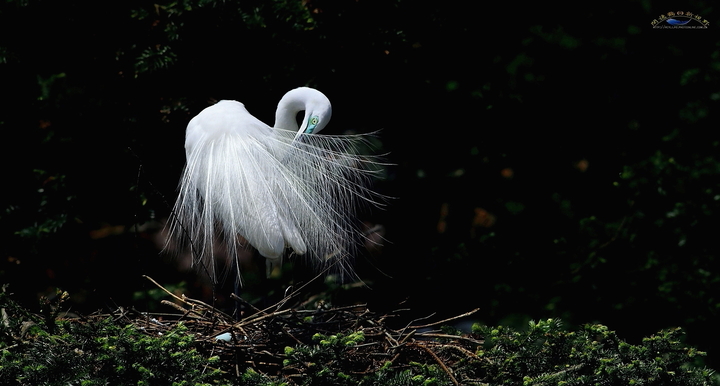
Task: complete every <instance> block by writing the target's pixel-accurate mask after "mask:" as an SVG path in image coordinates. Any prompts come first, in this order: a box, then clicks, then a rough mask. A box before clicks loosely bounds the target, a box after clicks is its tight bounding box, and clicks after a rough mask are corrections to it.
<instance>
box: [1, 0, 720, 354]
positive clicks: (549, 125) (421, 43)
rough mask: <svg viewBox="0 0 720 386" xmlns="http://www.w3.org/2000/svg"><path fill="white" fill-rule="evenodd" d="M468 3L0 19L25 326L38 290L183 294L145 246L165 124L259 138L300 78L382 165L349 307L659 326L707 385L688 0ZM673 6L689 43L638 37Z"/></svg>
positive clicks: (710, 331) (714, 229)
mask: <svg viewBox="0 0 720 386" xmlns="http://www.w3.org/2000/svg"><path fill="white" fill-rule="evenodd" d="M469 4H470V3H467V2H461V1H452V0H450V1H448V0H446V1H438V2H418V1H401V0H389V1H388V0H383V1H379V0H378V1H368V0H347V1H345V0H332V1H331V0H326V1H320V0H314V1H308V2H304V3H303V2H300V1H291V0H276V1H258V0H252V1H240V2H234V1H225V2H223V1H215V0H206V1H177V2H172V3H170V2H168V3H162V2H160V3H157V4H154V3H152V2H141V1H128V2H113V3H107V2H88V1H64V2H58V1H32V0H26V1H5V2H3V3H2V5H0V98H2V100H0V102H1V103H2V104H1V105H0V106H1V107H0V129H1V130H2V133H3V140H2V142H1V143H2V144H3V151H2V152H1V154H2V157H3V160H2V161H3V162H2V165H3V170H4V177H5V180H4V182H3V183H2V192H3V194H2V197H3V199H2V202H0V204H1V206H0V210H1V212H0V237H2V239H0V240H1V243H0V251H1V253H2V256H1V257H2V261H0V281H1V282H3V283H10V284H11V286H10V290H11V291H12V292H13V293H15V294H16V297H18V298H19V299H22V300H23V301H25V302H26V303H27V304H28V305H29V307H31V308H33V307H35V308H37V307H38V306H37V299H38V298H39V297H40V296H52V295H53V294H54V293H55V291H56V289H58V288H60V289H62V290H67V291H69V292H70V294H71V307H72V309H73V310H75V311H83V312H88V311H92V310H96V309H106V310H107V309H112V307H114V306H115V305H122V306H128V305H134V306H136V307H137V308H140V309H145V308H147V307H150V305H148V304H147V303H146V302H145V301H141V300H139V298H138V297H137V294H138V293H141V292H143V291H147V290H148V289H150V288H152V286H151V285H149V284H148V283H147V282H146V281H144V280H143V279H142V278H141V276H140V275H142V274H146V275H150V276H152V277H154V278H156V279H157V280H159V281H161V282H162V283H164V284H166V285H170V284H171V283H177V282H180V281H181V280H191V279H189V277H190V274H189V273H181V274H178V273H176V272H175V268H174V265H173V262H174V260H173V259H172V258H171V257H169V256H166V255H164V254H159V250H158V248H159V247H162V234H161V233H158V232H159V231H160V230H161V229H162V223H163V221H164V220H165V219H166V218H167V216H168V215H169V213H170V210H171V207H172V203H173V202H174V199H175V194H176V187H177V183H178V180H179V176H180V172H181V170H182V167H183V164H184V149H183V143H184V130H185V126H186V125H187V122H188V121H189V120H190V118H192V117H193V116H194V115H195V114H197V113H198V112H199V111H200V110H201V109H202V108H204V107H206V106H208V105H209V104H211V103H213V101H215V100H220V99H235V100H239V101H242V102H243V103H245V105H246V107H247V108H248V110H249V111H250V112H251V113H253V114H254V115H255V116H257V117H258V118H260V119H261V120H263V121H264V122H267V123H272V120H273V118H274V110H275V106H276V104H277V101H278V100H279V99H280V97H281V96H282V95H283V94H284V93H285V92H286V91H288V90H290V89H292V88H295V87H298V86H301V85H308V86H311V87H315V88H318V89H320V90H321V91H323V92H324V93H325V94H326V95H327V96H328V97H329V98H330V100H331V101H332V103H333V120H332V122H331V123H330V125H329V126H328V128H327V129H326V131H327V132H329V133H335V134H338V133H344V132H372V131H376V130H381V131H380V132H379V134H378V149H376V151H377V152H378V153H384V152H388V153H389V154H388V155H387V156H386V158H387V160H388V162H390V163H392V164H394V165H392V166H388V167H387V169H386V172H385V178H384V179H383V180H381V181H377V182H376V183H375V188H376V189H377V190H378V191H380V192H382V193H383V194H386V195H388V196H390V197H393V198H391V199H389V200H388V205H387V207H386V208H385V209H383V210H375V211H367V212H366V213H363V214H362V219H363V220H365V221H367V222H369V223H372V224H382V225H383V226H384V229H385V238H386V239H387V240H388V243H386V245H385V247H384V248H383V249H382V251H379V252H378V251H375V252H374V253H364V254H362V256H360V257H358V259H357V260H358V261H357V269H358V272H359V274H360V276H361V277H363V279H365V281H366V283H367V284H368V287H369V288H361V289H359V290H357V291H358V292H359V293H358V294H354V295H352V296H354V298H352V299H353V300H360V301H363V302H369V303H370V304H371V307H374V308H375V309H378V310H391V309H394V308H401V307H408V308H410V309H411V311H409V312H408V314H407V315H408V317H410V318H412V317H416V316H426V315H429V314H431V313H432V312H437V313H438V314H437V317H447V316H452V315H457V314H459V313H463V312H466V311H468V310H471V309H474V308H476V307H479V308H480V311H479V312H478V313H477V314H476V315H475V316H474V320H478V321H482V322H484V323H505V324H513V325H521V324H522V323H524V321H526V320H527V319H538V318H546V317H560V318H562V319H563V320H564V321H565V323H566V324H568V325H577V324H583V323H589V322H600V323H604V324H607V325H608V326H609V327H610V328H611V329H614V330H617V331H618V332H619V333H620V335H621V336H622V337H624V338H625V339H628V340H629V341H633V342H635V341H638V340H639V339H640V338H641V337H643V336H648V335H650V334H653V333H655V332H656V331H658V330H659V329H661V328H667V327H674V326H681V327H683V328H685V329H686V331H687V333H688V335H687V340H688V343H690V344H692V345H695V346H697V347H698V348H700V349H702V350H709V351H710V362H709V363H710V364H711V365H712V366H713V367H715V368H718V367H720V366H718V365H719V363H718V360H719V359H718V357H719V355H718V353H716V352H714V351H713V347H714V346H716V345H717V344H718V343H720V342H719V341H718V340H719V339H720V338H719V337H718V335H717V334H716V333H714V331H715V328H716V327H715V326H716V325H717V323H718V310H719V309H720V262H719V261H718V256H719V253H718V252H719V248H718V243H717V238H718V234H719V230H720V227H718V220H719V219H720V217H719V216H718V211H720V174H719V173H720V162H719V160H718V147H719V146H720V145H719V144H720V138H719V136H718V134H717V128H718V123H719V122H718V115H717V114H715V113H714V110H716V109H717V107H718V103H719V101H720V82H719V79H720V52H719V51H718V47H719V46H720V38H718V36H719V35H718V32H717V31H718V28H720V23H718V18H717V12H716V11H715V10H714V8H713V6H712V5H713V3H712V2H708V1H691V2H683V4H682V6H681V4H679V3H669V2H651V1H629V2H627V1H623V2H620V1H610V2H602V3H592V2H583V3H579V4H577V5H574V6H572V7H556V8H552V7H551V8H548V5H547V4H542V2H532V3H531V2H527V3H526V2H509V3H508V2H505V3H503V5H486V4H484V3H482V5H481V6H479V7H480V8H479V9H478V8H477V7H478V5H473V6H472V7H471V6H470V5H469ZM680 6H681V8H678V7H680ZM678 11H682V12H692V13H695V14H700V15H702V18H703V19H704V20H707V21H708V22H709V27H708V28H707V29H695V30H690V29H653V28H652V22H653V20H658V18H659V17H660V16H661V15H667V13H668V12H678ZM689 25H699V23H698V22H691V23H690V24H689ZM291 275H292V274H291ZM186 283H187V281H186ZM185 285H186V287H184V289H183V290H184V291H186V292H187V293H190V294H193V293H200V295H198V296H208V294H207V293H204V294H202V292H200V287H201V286H202V285H201V284H185ZM263 285H268V284H267V283H265V284H262V283H261V284H258V286H256V287H255V289H252V288H248V289H247V291H248V292H247V293H248V294H252V293H253V291H255V292H258V291H259V292H262V291H263V290H265V287H262V286H263ZM270 286H271V287H272V284H270ZM249 287H250V286H249ZM268 291H269V290H268ZM219 292H221V291H218V293H219ZM134 294H135V295H136V296H135V297H133V295H134ZM218 296H219V295H218ZM347 296H350V295H347ZM345 300H349V299H347V298H346V299H345ZM404 301H405V303H402V302H404ZM401 303H402V304H401Z"/></svg>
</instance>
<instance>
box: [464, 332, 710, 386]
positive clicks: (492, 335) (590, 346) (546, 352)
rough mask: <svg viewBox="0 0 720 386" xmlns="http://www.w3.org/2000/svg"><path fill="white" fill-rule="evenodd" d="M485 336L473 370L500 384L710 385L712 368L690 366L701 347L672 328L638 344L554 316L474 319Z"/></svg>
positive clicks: (570, 385) (702, 354)
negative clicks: (516, 323)
mask: <svg viewBox="0 0 720 386" xmlns="http://www.w3.org/2000/svg"><path fill="white" fill-rule="evenodd" d="M473 332H475V333H477V334H481V335H483V336H485V339H486V340H485V342H486V344H485V347H483V348H482V349H480V350H479V351H478V352H477V355H478V357H480V358H482V359H483V361H482V362H479V363H478V364H476V365H475V366H477V368H476V369H475V370H474V371H475V372H477V373H478V374H482V378H483V379H485V380H487V381H488V382H489V383H490V384H504V385H520V384H523V385H567V386H572V385H710V384H713V379H714V378H713V371H712V370H708V369H702V368H701V369H698V368H694V367H691V366H689V364H690V363H693V362H695V360H696V359H697V357H698V356H704V355H705V353H704V352H700V351H697V350H695V349H693V348H688V347H686V346H684V345H683V344H682V343H680V338H681V335H682V331H681V330H680V329H671V330H665V331H661V332H660V333H658V334H656V335H653V336H651V337H649V338H645V339H643V341H642V344H640V345H632V344H629V343H626V342H624V341H622V340H621V339H620V338H618V336H617V335H616V334H615V332H613V331H610V330H609V329H608V328H607V327H605V326H603V325H597V324H596V325H585V326H584V327H583V328H582V329H581V330H580V331H577V332H569V331H565V330H563V329H562V328H561V323H560V321H559V320H553V319H548V320H545V321H539V322H530V323H529V325H528V328H527V330H525V331H516V330H514V329H511V328H507V327H503V326H498V327H487V326H481V325H478V324H476V325H474V326H473Z"/></svg>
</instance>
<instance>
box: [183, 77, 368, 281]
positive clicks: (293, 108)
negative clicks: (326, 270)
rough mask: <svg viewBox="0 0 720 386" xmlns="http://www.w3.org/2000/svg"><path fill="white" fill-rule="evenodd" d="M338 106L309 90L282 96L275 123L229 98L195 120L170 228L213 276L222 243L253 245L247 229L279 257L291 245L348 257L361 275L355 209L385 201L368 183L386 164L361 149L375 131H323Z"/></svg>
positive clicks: (317, 257) (316, 255) (316, 254)
mask: <svg viewBox="0 0 720 386" xmlns="http://www.w3.org/2000/svg"><path fill="white" fill-rule="evenodd" d="M300 111H304V112H305V113H304V116H303V118H302V124H301V125H300V127H298V124H297V115H298V113H299V112H300ZM331 111H332V110H331V106H330V101H329V100H328V99H327V97H325V95H323V94H322V93H321V92H319V91H317V90H314V89H311V88H307V87H300V88H297V89H294V90H291V91H290V92H288V93H287V94H285V96H283V98H282V99H281V100H280V103H279V104H278V108H277V112H276V120H275V126H274V127H272V128H271V127H270V126H268V125H266V124H264V123H262V122H261V121H260V120H258V119H257V118H255V117H253V116H252V115H250V113H248V111H247V110H246V109H245V106H244V105H243V104H242V103H240V102H236V101H228V100H223V101H220V102H218V103H217V104H215V105H213V106H210V107H208V108H206V109H204V110H203V111H201V112H200V114H198V115H197V116H196V117H194V118H193V119H192V120H191V121H190V123H189V124H188V127H187V133H186V139H185V150H186V155H187V164H186V166H185V170H184V172H183V176H182V180H181V182H180V192H179V196H178V199H177V202H176V204H175V210H174V214H175V216H174V217H173V221H172V224H171V226H170V234H171V237H173V238H174V239H175V240H177V241H179V242H180V243H181V244H183V245H187V244H189V246H190V247H191V249H192V251H193V255H194V259H193V261H195V260H196V259H198V258H200V259H203V261H204V264H206V267H207V268H208V270H209V272H210V274H211V276H213V279H215V277H216V274H217V272H216V268H215V267H216V264H215V262H214V256H215V254H216V249H217V248H218V246H219V245H222V246H224V249H226V250H227V253H228V254H229V256H230V257H231V258H233V259H236V258H237V252H238V248H241V247H243V246H245V244H244V242H243V240H242V239H239V238H238V237H237V236H238V235H239V236H242V238H244V240H246V241H247V243H249V244H250V245H252V246H253V247H255V248H256V249H257V250H258V251H259V252H260V254H261V255H262V256H264V257H266V258H267V259H270V260H271V261H275V262H277V261H278V260H279V259H281V258H282V256H283V254H284V251H285V249H286V247H289V248H291V249H292V250H293V251H294V252H295V253H296V254H298V255H306V256H307V257H308V258H309V259H312V261H313V262H314V263H316V264H318V265H320V266H322V265H324V264H326V263H327V262H328V261H329V260H330V259H331V258H332V259H342V260H341V261H340V263H341V264H340V266H341V268H342V269H343V271H344V272H345V273H349V272H352V270H351V267H350V266H349V265H348V264H347V262H346V259H347V258H348V254H349V253H350V251H351V249H352V245H353V244H354V243H355V242H356V241H357V236H358V231H357V227H356V226H355V225H354V224H355V223H354V220H355V219H354V210H355V208H356V207H357V205H358V204H359V203H360V202H370V203H377V202H376V198H377V197H378V195H377V194H375V193H374V192H372V191H371V190H369V189H368V188H367V187H366V185H367V180H368V178H369V177H370V176H371V175H372V174H373V173H374V172H375V171H377V168H376V167H374V166H375V164H376V162H375V161H374V159H373V158H372V157H368V156H364V155H360V154H357V152H358V148H357V146H358V144H360V143H362V142H364V141H366V136H363V135H340V136H332V135H317V133H318V132H319V131H321V130H322V129H323V128H324V127H325V125H327V123H328V121H329V120H330V116H331V114H332V112H331ZM235 266H236V267H238V272H237V274H238V279H239V278H240V272H239V264H235Z"/></svg>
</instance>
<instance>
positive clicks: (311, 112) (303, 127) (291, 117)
mask: <svg viewBox="0 0 720 386" xmlns="http://www.w3.org/2000/svg"><path fill="white" fill-rule="evenodd" d="M301 111H304V114H303V118H302V121H301V122H300V127H298V124H297V123H296V121H295V117H296V116H297V114H298V113H299V112H301ZM331 116H332V107H331V106H330V100H329V99H328V98H327V97H326V96H325V95H324V94H323V93H321V92H320V91H318V90H315V89H312V88H309V87H298V88H296V89H294V90H291V91H289V92H288V93H287V94H285V96H283V97H282V99H281V100H280V103H278V109H277V113H276V115H275V127H279V128H283V129H287V130H297V135H300V134H312V133H318V132H319V131H320V130H322V129H324V128H325V126H326V125H327V124H328V122H330V117H331Z"/></svg>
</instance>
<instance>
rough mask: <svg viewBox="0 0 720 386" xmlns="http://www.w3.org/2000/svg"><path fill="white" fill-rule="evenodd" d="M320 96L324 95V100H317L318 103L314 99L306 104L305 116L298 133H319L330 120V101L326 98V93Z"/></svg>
mask: <svg viewBox="0 0 720 386" xmlns="http://www.w3.org/2000/svg"><path fill="white" fill-rule="evenodd" d="M318 93H319V91H318ZM320 96H322V97H323V98H324V100H322V101H317V103H316V102H315V101H312V102H311V103H308V104H306V105H305V116H304V117H303V121H302V124H301V126H300V129H299V130H298V134H299V133H305V134H313V133H318V132H319V131H320V130H322V129H324V128H325V126H326V125H327V124H328V122H330V117H331V116H332V107H331V106H330V101H329V100H328V99H327V98H325V95H322V94H320Z"/></svg>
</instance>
